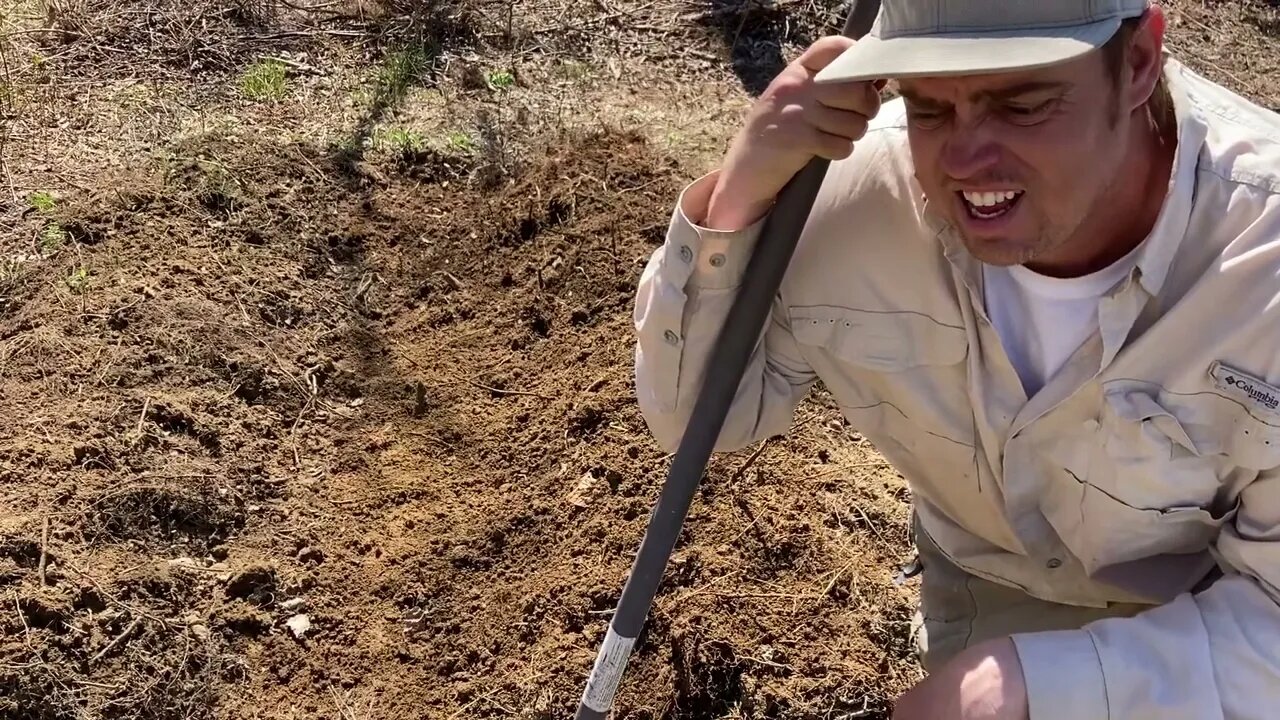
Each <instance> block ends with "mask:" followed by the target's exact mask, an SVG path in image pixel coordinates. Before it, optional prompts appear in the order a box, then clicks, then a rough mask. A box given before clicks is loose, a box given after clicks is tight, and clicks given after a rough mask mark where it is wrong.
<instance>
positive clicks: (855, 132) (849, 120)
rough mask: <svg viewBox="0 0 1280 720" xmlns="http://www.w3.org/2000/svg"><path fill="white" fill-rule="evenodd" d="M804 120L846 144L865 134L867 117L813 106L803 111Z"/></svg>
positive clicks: (823, 106) (822, 106)
mask: <svg viewBox="0 0 1280 720" xmlns="http://www.w3.org/2000/svg"><path fill="white" fill-rule="evenodd" d="M805 119H806V120H808V122H809V124H810V125H812V126H813V127H815V128H817V129H818V130H819V131H821V132H823V133H826V134H828V135H834V136H836V137H838V138H843V139H844V140H846V141H847V142H853V141H854V140H859V139H861V138H862V136H863V135H865V134H866V132H867V117H866V116H865V115H862V114H861V113H857V112H852V111H850V110H837V109H835V108H830V107H827V106H825V105H814V106H812V107H809V108H807V109H806V110H805Z"/></svg>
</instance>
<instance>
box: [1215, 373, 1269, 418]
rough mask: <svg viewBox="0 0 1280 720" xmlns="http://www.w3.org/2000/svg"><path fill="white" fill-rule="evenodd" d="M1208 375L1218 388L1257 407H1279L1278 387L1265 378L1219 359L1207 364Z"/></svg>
mask: <svg viewBox="0 0 1280 720" xmlns="http://www.w3.org/2000/svg"><path fill="white" fill-rule="evenodd" d="M1209 375H1211V376H1213V380H1214V384H1215V385H1217V386H1218V389H1220V390H1225V391H1226V392H1228V393H1231V394H1232V395H1234V396H1235V397H1237V398H1240V399H1243V400H1246V401H1248V402H1249V403H1251V404H1253V405H1255V406H1257V407H1261V408H1265V409H1267V410H1271V411H1275V410H1277V409H1280V388H1277V387H1276V386H1274V385H1268V384H1267V382H1266V381H1265V380H1260V379H1259V378H1256V377H1254V376H1252V375H1250V374H1248V373H1243V372H1240V371H1239V370H1236V369H1235V368H1233V367H1231V366H1230V365H1224V364H1223V363H1222V362H1219V361H1214V363H1213V364H1212V365H1210V366H1209Z"/></svg>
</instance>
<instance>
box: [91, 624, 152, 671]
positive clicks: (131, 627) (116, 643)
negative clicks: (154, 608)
mask: <svg viewBox="0 0 1280 720" xmlns="http://www.w3.org/2000/svg"><path fill="white" fill-rule="evenodd" d="M142 620H143V618H142V616H138V617H135V618H134V619H133V622H131V623H129V626H128V627H126V628H125V629H124V631H123V632H121V633H120V634H119V635H117V636H116V638H115V639H114V640H112V641H111V642H109V643H107V646H106V647H104V648H102V649H101V650H99V651H98V654H97V655H94V656H93V657H91V658H89V666H90V667H92V666H94V665H97V664H98V661H100V660H102V658H104V657H106V655H107V653H109V652H111V651H112V650H115V649H116V647H118V646H119V645H120V643H123V642H124V641H125V640H128V639H129V636H130V635H132V634H133V631H134V630H137V629H138V625H140V624H141V623H142Z"/></svg>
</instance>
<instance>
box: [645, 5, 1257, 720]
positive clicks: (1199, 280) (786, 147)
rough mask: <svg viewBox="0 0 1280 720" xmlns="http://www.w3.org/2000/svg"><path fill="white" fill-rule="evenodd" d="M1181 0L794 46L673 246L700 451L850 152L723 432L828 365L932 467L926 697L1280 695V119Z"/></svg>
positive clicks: (685, 214) (905, 465)
mask: <svg viewBox="0 0 1280 720" xmlns="http://www.w3.org/2000/svg"><path fill="white" fill-rule="evenodd" d="M1164 29H1165V18H1164V16H1163V14H1162V12H1161V10H1160V9H1159V8H1158V7H1156V6H1154V5H1149V4H1148V3H1147V2H1146V1H1145V0H1090V1H1087V0H1035V2H1027V1H1026V0H983V1H979V0H968V1H962V0H885V2H884V4H883V8H882V10H881V13H880V16H879V19H878V21H877V27H876V29H875V30H873V32H872V34H871V35H870V36H868V37H867V38H866V39H864V40H862V41H860V42H858V43H856V44H855V43H853V42H851V41H848V40H844V39H841V38H827V39H824V40H822V41H820V42H818V43H816V44H815V45H814V46H812V47H811V48H810V49H809V50H808V51H807V52H806V53H804V55H803V56H802V57H801V58H799V60H797V61H796V62H795V63H793V64H792V65H790V66H789V67H788V68H787V69H786V70H785V71H784V72H782V73H781V74H780V76H779V77H778V78H777V79H776V80H775V81H774V82H773V84H772V85H771V86H770V87H769V89H768V90H767V91H766V92H765V93H764V94H763V95H762V96H761V98H760V99H759V100H758V101H757V102H756V103H755V105H754V107H753V109H752V111H751V112H750V114H749V116H748V119H747V121H746V126H745V127H744V129H743V130H742V132H741V133H740V134H739V135H738V136H737V138H736V139H735V141H734V142H733V144H732V146H731V148H730V150H729V151H728V153H727V155H726V157H725V158H724V161H723V164H722V165H721V167H720V169H719V170H718V171H716V172H715V173H713V174H711V175H709V176H707V177H704V178H702V179H700V180H698V181H697V182H695V183H694V184H693V185H691V186H690V187H689V188H687V189H686V191H685V192H684V193H683V195H682V197H681V198H680V201H679V206H678V208H677V209H676V211H675V213H674V218H673V221H672V223H671V226H670V231H669V234H668V236H667V240H666V243H665V245H664V246H663V247H662V248H661V249H660V250H658V251H657V252H656V253H655V254H654V256H653V258H652V260H651V261H650V263H649V265H648V267H647V268H646V270H645V272H644V275H643V277H642V280H641V284H640V289H639V293H638V298H637V305H636V328H637V332H638V338H639V340H638V345H639V347H638V352H637V358H636V371H637V390H638V394H639V400H640V405H641V408H642V410H643V412H644V414H645V417H646V419H647V421H648V423H649V425H650V427H651V429H652V431H653V433H654V434H655V436H656V437H657V438H658V439H659V441H660V442H661V443H662V444H663V445H665V446H667V447H669V448H674V447H675V446H676V445H677V443H678V441H679V438H680V436H681V435H682V433H683V431H684V426H685V423H686V422H687V421H688V417H689V415H690V413H691V410H692V406H693V403H694V400H695V398H696V396H697V390H698V388H699V386H700V384H701V381H702V378H703V376H704V375H705V374H706V373H710V372H715V371H716V369H715V368H708V367H706V361H707V357H708V355H709V353H710V349H711V346H712V344H713V342H714V339H715V337H716V335H717V333H718V331H719V328H720V326H721V324H722V323H723V320H724V317H725V315H726V314H727V312H728V309H729V306H730V304H731V303H732V301H733V298H734V293H735V288H736V287H737V286H738V285H739V283H740V281H741V279H742V275H743V272H744V269H745V267H746V264H747V260H748V259H749V257H750V256H751V252H752V248H753V246H754V242H755V239H756V236H757V235H758V233H759V230H760V227H761V224H762V219H763V218H764V217H765V216H766V215H767V214H768V212H769V208H770V205H771V203H772V202H773V199H774V198H775V196H776V195H777V194H778V192H779V191H780V189H781V188H782V187H783V185H784V184H785V183H786V182H787V180H788V179H789V178H790V177H792V175H794V174H795V173H796V172H797V171H798V170H799V169H800V168H801V167H802V166H803V165H804V164H805V163H806V162H807V161H808V160H809V159H810V158H812V157H813V156H822V157H826V158H830V159H833V160H839V162H836V163H833V165H832V167H831V170H830V172H829V174H828V176H827V179H826V181H825V184H824V186H823V189H822V192H821V193H820V195H819V197H818V200H817V202H816V204H815V206H814V208H813V212H812V214H811V217H810V219H809V223H808V225H807V226H806V229H805V233H804V235H803V237H802V239H801V242H800V246H799V247H798V249H797V252H796V255H795V258H794V260H793V262H792V265H791V267H790V268H789V270H788V274H787V277H786V279H785V280H784V282H783V287H782V289H781V291H780V293H779V295H778V297H777V298H776V301H775V303H774V309H773V313H772V318H771V320H770V322H769V324H768V327H767V329H766V331H765V333H764V334H763V337H762V338H761V340H760V343H759V345H758V347H757V348H756V350H755V352H754V355H753V357H752V358H751V363H750V365H749V368H748V371H747V375H746V377H745V378H744V380H743V382H742V385H741V387H740V389H739V392H738V394H737V396H736V398H735V400H734V404H733V407H732V409H731V410H730V414H729V417H728V420H727V421H726V424H725V427H724V430H723V432H722V435H721V437H720V441H719V445H718V447H719V449H722V450H724V449H732V448H738V447H742V446H744V445H747V444H749V443H751V442H754V441H757V440H760V439H763V438H766V437H768V436H771V435H775V434H779V433H783V432H785V431H786V430H787V429H788V427H789V425H790V423H791V421H792V417H793V412H794V409H795V407H796V405H797V403H798V402H799V401H800V400H801V398H802V397H803V396H804V395H805V394H806V392H807V391H808V389H809V388H810V386H811V385H812V383H813V382H814V381H815V380H817V379H819V378H820V379H822V381H823V382H824V384H825V385H826V387H827V388H828V389H829V390H830V392H831V394H832V395H833V396H834V398H835V399H836V401H837V402H839V404H840V405H841V407H842V409H843V412H844V414H845V415H846V417H847V418H848V420H849V421H850V423H851V424H852V425H853V426H854V427H855V428H856V429H858V430H859V431H860V432H861V433H863V434H864V435H865V436H866V437H868V438H869V439H870V440H872V441H873V442H874V443H875V445H876V446H877V447H878V448H879V449H880V450H881V451H882V452H883V453H884V454H885V455H886V456H887V458H888V459H889V460H890V461H891V462H892V463H893V464H894V465H896V466H897V467H898V468H899V469H900V470H901V472H902V473H903V475H904V476H905V477H906V478H907V479H908V480H909V482H910V484H911V489H912V492H913V498H914V504H915V515H916V520H915V530H916V533H915V537H916V543H917V545H918V549H919V553H920V558H921V561H922V564H923V566H924V573H923V578H922V587H921V596H922V601H921V604H922V608H921V609H922V614H923V625H924V627H923V629H924V631H925V635H924V638H923V640H924V642H922V645H924V646H925V647H924V648H923V649H924V651H925V654H924V656H923V659H924V663H925V666H926V668H927V669H928V670H929V677H928V678H927V679H926V680H925V681H924V682H922V683H921V684H920V685H919V686H917V687H916V688H915V689H913V690H912V691H911V692H909V693H907V694H906V695H905V696H904V697H902V698H900V700H899V702H898V704H897V707H896V716H897V717H899V718H912V719H914V718H965V719H971V720H972V719H977V718H984V719H995V718H1028V717H1030V718H1032V719H1033V720H1054V719H1057V718H1064V719H1065V718H1071V719H1073V720H1078V719H1081V718H1090V719H1091V718H1161V719H1162V720H1174V719H1178V718H1188V719H1189V718H1196V719H1200V718H1263V717H1280V604H1278V601H1280V409H1278V403H1280V388H1277V387H1276V385H1277V384H1280V118H1278V117H1277V116H1275V115H1272V114H1270V113H1269V112H1267V111H1264V110H1262V109H1261V108H1258V107H1256V106H1254V105H1252V104H1250V103H1249V102H1247V101H1246V100H1244V99H1242V98H1240V97H1238V96H1236V95H1234V94H1232V93H1231V92H1229V91H1227V90H1226V89H1224V88H1222V87H1219V86H1217V85H1214V84H1212V83H1210V82H1208V81H1207V80H1205V79H1204V78H1202V77H1200V76H1198V75H1196V74H1195V73H1193V72H1192V71H1190V70H1189V69H1187V68H1186V67H1184V66H1183V65H1181V64H1180V63H1178V62H1177V61H1176V60H1174V59H1172V58H1170V57H1168V56H1167V55H1166V54H1165V52H1164V48H1163V45H1162V40H1163V35H1164ZM886 80H894V81H896V82H897V91H898V92H899V94H900V95H901V96H902V97H903V98H904V99H903V100H896V101H894V102H891V103H887V104H886V105H885V106H884V107H883V108H880V107H879V99H878V98H879V95H878V92H877V91H878V89H879V88H880V87H883V82H884V81H886Z"/></svg>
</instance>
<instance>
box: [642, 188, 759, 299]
mask: <svg viewBox="0 0 1280 720" xmlns="http://www.w3.org/2000/svg"><path fill="white" fill-rule="evenodd" d="M719 174H720V173H719V171H716V172H713V173H710V174H708V175H704V176H703V177H701V178H699V179H698V180H696V181H695V182H694V183H693V184H691V185H689V187H687V188H685V190H684V192H683V193H681V194H680V202H679V203H678V204H677V206H676V211H675V217H673V218H672V222H671V232H670V234H669V235H668V239H667V244H666V248H665V250H664V254H665V257H664V258H663V262H664V265H665V267H667V268H686V269H687V272H688V277H687V281H688V284H689V285H690V286H692V287H696V288H701V289H706V290H730V289H733V288H736V287H738V286H739V285H741V284H742V276H743V275H744V274H746V271H747V263H748V262H750V260H751V254H752V253H753V252H754V251H755V247H756V241H757V240H758V239H759V237H760V230H761V229H762V228H763V227H764V218H761V219H759V220H757V221H756V222H754V223H752V224H751V225H750V226H748V227H746V228H744V229H742V230H736V231H726V230H712V229H709V228H705V227H701V226H700V225H699V224H698V223H700V222H702V221H703V219H704V218H705V217H706V215H707V206H708V205H709V204H710V202H711V193H712V191H714V190H715V187H716V178H717V177H718V176H719Z"/></svg>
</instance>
